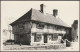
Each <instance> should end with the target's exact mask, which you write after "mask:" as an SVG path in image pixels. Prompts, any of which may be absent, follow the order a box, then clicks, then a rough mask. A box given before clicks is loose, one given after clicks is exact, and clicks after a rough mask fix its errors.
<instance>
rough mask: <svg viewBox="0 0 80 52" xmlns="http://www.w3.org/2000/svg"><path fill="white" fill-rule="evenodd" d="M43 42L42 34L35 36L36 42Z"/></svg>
mask: <svg viewBox="0 0 80 52" xmlns="http://www.w3.org/2000/svg"><path fill="white" fill-rule="evenodd" d="M40 41H41V34H36V33H35V34H34V42H40Z"/></svg>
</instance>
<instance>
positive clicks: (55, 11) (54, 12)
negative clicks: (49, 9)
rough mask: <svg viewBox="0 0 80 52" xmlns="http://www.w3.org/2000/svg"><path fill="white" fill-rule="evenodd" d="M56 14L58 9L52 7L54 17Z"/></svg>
mask: <svg viewBox="0 0 80 52" xmlns="http://www.w3.org/2000/svg"><path fill="white" fill-rule="evenodd" d="M57 15H58V10H57V9H54V10H53V16H54V17H56V16H57Z"/></svg>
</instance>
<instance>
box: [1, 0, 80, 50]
mask: <svg viewBox="0 0 80 52" xmlns="http://www.w3.org/2000/svg"><path fill="white" fill-rule="evenodd" d="M1 1H79V0H1ZM1 1H0V34H1ZM79 20H80V1H79ZM78 22H79V21H78ZM78 25H79V26H80V23H79V24H78ZM79 29H80V28H79ZM79 32H80V31H79ZM79 34H80V33H79ZM79 43H80V35H79ZM0 51H1V35H0ZM79 51H80V45H79ZM79 51H44V50H43V51H1V52H79Z"/></svg>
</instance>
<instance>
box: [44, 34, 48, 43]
mask: <svg viewBox="0 0 80 52" xmlns="http://www.w3.org/2000/svg"><path fill="white" fill-rule="evenodd" d="M44 43H47V35H44Z"/></svg>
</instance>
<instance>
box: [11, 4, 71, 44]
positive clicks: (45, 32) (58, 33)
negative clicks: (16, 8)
mask: <svg viewBox="0 0 80 52" xmlns="http://www.w3.org/2000/svg"><path fill="white" fill-rule="evenodd" d="M52 12H53V15H50V14H46V15H44V4H41V5H40V10H36V9H32V8H31V9H30V10H29V11H28V12H27V13H26V14H24V15H23V16H22V17H20V18H19V19H17V20H16V21H14V22H13V23H11V24H10V25H11V26H12V28H13V34H14V39H15V43H22V44H29V45H34V44H47V43H48V44H50V43H57V42H60V40H61V39H62V38H63V37H64V35H65V34H67V35H70V30H71V28H70V27H69V26H68V25H67V24H66V23H64V22H63V21H62V20H61V19H60V18H57V17H56V16H57V14H58V10H57V9H54V10H53V11H52Z"/></svg>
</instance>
